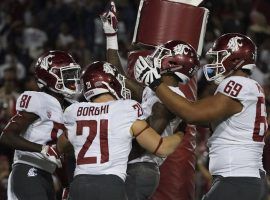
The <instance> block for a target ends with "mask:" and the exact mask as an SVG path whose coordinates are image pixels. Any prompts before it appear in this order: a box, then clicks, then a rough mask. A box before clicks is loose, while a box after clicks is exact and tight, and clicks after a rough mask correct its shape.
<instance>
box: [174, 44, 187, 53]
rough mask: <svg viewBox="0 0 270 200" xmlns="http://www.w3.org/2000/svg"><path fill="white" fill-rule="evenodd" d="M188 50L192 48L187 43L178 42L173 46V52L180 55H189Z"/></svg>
mask: <svg viewBox="0 0 270 200" xmlns="http://www.w3.org/2000/svg"><path fill="white" fill-rule="evenodd" d="M188 50H190V48H189V46H188V45H185V44H178V45H176V46H175V47H174V48H173V52H174V53H175V54H180V55H187V54H188Z"/></svg>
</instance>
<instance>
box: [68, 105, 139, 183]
mask: <svg viewBox="0 0 270 200" xmlns="http://www.w3.org/2000/svg"><path fill="white" fill-rule="evenodd" d="M141 112H142V111H141V108H140V105H139V104H138V103H137V102H136V101H133V100H116V101H109V102H106V103H89V102H83V103H75V104H73V105H71V106H70V107H68V108H67V109H66V111H65V114H64V120H65V125H66V127H67V129H68V139H69V141H70V142H71V143H72V145H73V147H74V150H75V156H76V169H75V176H76V175H78V174H92V175H99V174H114V175H117V176H119V177H120V178H122V179H123V180H125V177H126V167H127V161H128V155H129V152H130V150H131V140H132V135H131V132H130V128H131V126H132V124H133V123H134V122H135V121H136V120H137V119H138V118H139V117H140V116H141V115H142V113H141Z"/></svg>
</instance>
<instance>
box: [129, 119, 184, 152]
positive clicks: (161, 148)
mask: <svg viewBox="0 0 270 200" xmlns="http://www.w3.org/2000/svg"><path fill="white" fill-rule="evenodd" d="M131 132H132V133H133V136H134V137H135V138H136V140H137V141H138V143H139V144H140V145H141V146H142V147H143V148H145V149H146V150H148V151H149V152H152V153H153V154H156V155H158V156H160V157H166V156H168V155H169V154H171V153H173V152H174V151H175V149H176V148H177V147H178V145H179V144H180V142H181V141H182V138H183V133H181V132H177V133H175V134H173V135H170V136H166V137H161V136H160V135H159V134H158V133H157V132H156V131H155V130H154V129H152V128H151V127H150V126H149V125H148V124H147V122H146V121H144V120H137V121H135V122H134V123H133V125H132V127H131Z"/></svg>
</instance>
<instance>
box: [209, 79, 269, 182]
mask: <svg viewBox="0 0 270 200" xmlns="http://www.w3.org/2000/svg"><path fill="white" fill-rule="evenodd" d="M217 92H220V93H222V94H224V95H226V96H229V97H230V98H233V99H235V100H236V101H239V102H240V103H241V104H242V105H243V108H242V111H241V112H239V113H237V114H234V115H233V116H231V117H229V118H228V119H226V120H224V121H222V122H218V123H217V124H215V125H214V127H213V129H214V133H213V135H212V136H211V138H210V139H209V142H208V146H209V150H210V154H209V155H210V164H209V169H210V172H211V173H212V174H213V175H222V176H250V177H260V175H259V169H262V152H263V146H264V141H263V137H264V133H265V131H266V130H267V122H266V108H265V100H264V98H265V97H264V93H263V90H262V88H261V86H260V85H259V84H258V83H257V82H256V81H254V80H252V79H249V78H245V77H240V76H232V77H229V78H226V79H224V80H223V81H222V82H221V84H220V85H219V87H218V88H217V91H216V93H217Z"/></svg>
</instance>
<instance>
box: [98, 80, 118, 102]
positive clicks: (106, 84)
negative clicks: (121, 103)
mask: <svg viewBox="0 0 270 200" xmlns="http://www.w3.org/2000/svg"><path fill="white" fill-rule="evenodd" d="M102 84H104V85H105V86H106V87H107V88H108V90H109V92H110V93H111V94H112V95H113V96H115V97H116V99H121V98H120V97H119V96H118V95H117V93H116V92H115V91H114V90H113V89H112V88H111V87H110V86H109V84H108V83H106V82H104V81H102Z"/></svg>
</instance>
